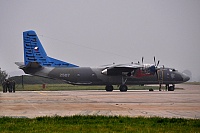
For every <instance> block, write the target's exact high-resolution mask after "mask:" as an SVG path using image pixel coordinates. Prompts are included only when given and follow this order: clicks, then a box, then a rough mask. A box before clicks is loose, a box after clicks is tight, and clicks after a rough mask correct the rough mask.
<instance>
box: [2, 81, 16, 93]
mask: <svg viewBox="0 0 200 133" xmlns="http://www.w3.org/2000/svg"><path fill="white" fill-rule="evenodd" d="M2 87H3V93H6V92H7V91H8V92H10V93H11V92H13V93H15V81H14V80H11V79H5V80H4V81H3V82H2Z"/></svg>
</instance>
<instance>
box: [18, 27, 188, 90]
mask: <svg viewBox="0 0 200 133" xmlns="http://www.w3.org/2000/svg"><path fill="white" fill-rule="evenodd" d="M23 43H24V62H16V64H17V65H18V66H19V68H20V69H22V70H23V71H24V72H25V73H26V74H31V75H35V76H41V77H46V78H52V79H60V80H63V81H65V82H66V83H68V84H73V85H105V86H106V87H105V89H106V91H113V85H119V90H120V91H122V92H124V91H127V89H128V87H127V85H144V84H159V85H160V87H159V90H160V88H161V84H165V85H166V88H167V89H168V90H169V91H174V89H175V84H178V83H183V82H186V81H188V80H189V79H190V78H189V77H188V76H187V75H185V74H183V73H180V72H178V71H177V70H175V69H172V68H165V67H164V66H159V61H158V62H157V63H156V61H155V57H154V64H143V58H142V62H141V63H140V62H137V63H133V62H132V63H130V64H112V65H107V66H103V67H99V68H90V67H79V66H77V65H74V64H71V63H68V62H64V61H60V60H58V59H55V58H52V57H49V56H48V55H47V54H46V52H45V50H44V48H43V46H42V44H41V42H40V40H39V38H38V37H37V34H36V33H35V31H32V30H30V31H25V32H23ZM170 85H171V86H170Z"/></svg>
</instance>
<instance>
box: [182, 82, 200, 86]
mask: <svg viewBox="0 0 200 133" xmlns="http://www.w3.org/2000/svg"><path fill="white" fill-rule="evenodd" d="M184 84H189V85H200V82H185V83H184Z"/></svg>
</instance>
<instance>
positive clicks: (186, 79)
mask: <svg viewBox="0 0 200 133" xmlns="http://www.w3.org/2000/svg"><path fill="white" fill-rule="evenodd" d="M182 77H183V82H187V81H188V80H190V77H189V76H187V75H186V74H185V73H182Z"/></svg>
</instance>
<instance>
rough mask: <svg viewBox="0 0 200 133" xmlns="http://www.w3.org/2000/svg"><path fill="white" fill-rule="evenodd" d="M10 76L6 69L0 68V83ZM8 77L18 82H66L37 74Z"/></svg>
mask: <svg viewBox="0 0 200 133" xmlns="http://www.w3.org/2000/svg"><path fill="white" fill-rule="evenodd" d="M7 78H8V73H6V71H3V70H1V68H0V83H2V82H3V81H4V80H5V79H7ZM8 79H10V80H14V81H15V83H16V84H22V82H23V84H62V83H64V82H63V81H61V80H54V79H48V78H43V77H37V76H30V75H22V76H14V77H9V78H8Z"/></svg>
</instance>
